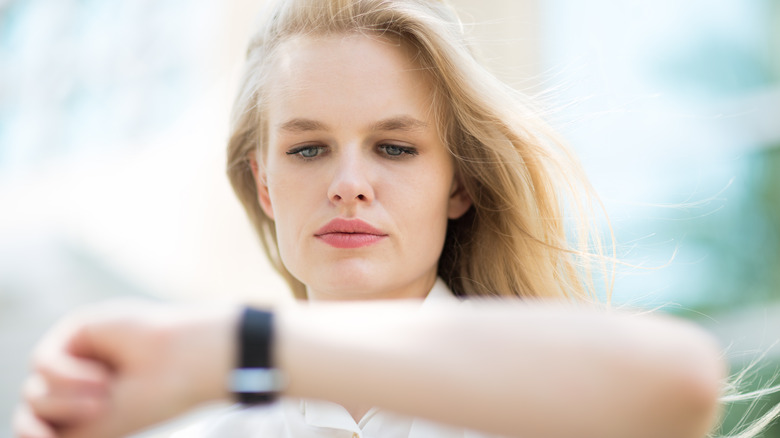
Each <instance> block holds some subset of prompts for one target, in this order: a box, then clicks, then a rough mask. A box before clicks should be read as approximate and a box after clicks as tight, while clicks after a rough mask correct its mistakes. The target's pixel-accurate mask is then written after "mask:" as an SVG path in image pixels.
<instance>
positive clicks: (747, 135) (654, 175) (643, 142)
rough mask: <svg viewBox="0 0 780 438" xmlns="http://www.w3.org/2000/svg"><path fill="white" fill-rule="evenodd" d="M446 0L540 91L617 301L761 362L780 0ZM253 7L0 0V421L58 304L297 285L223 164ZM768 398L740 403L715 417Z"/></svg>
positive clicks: (530, 88) (519, 83)
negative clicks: (276, 265) (605, 248)
mask: <svg viewBox="0 0 780 438" xmlns="http://www.w3.org/2000/svg"><path fill="white" fill-rule="evenodd" d="M453 3H454V4H455V5H456V7H457V8H458V9H459V10H460V11H461V12H462V17H463V19H464V21H465V22H466V23H467V29H468V31H469V33H470V35H471V36H472V38H473V39H474V41H475V43H476V44H477V45H478V47H479V50H480V52H481V56H482V57H483V59H484V60H485V62H486V63H487V65H488V66H489V67H490V68H491V69H492V70H493V71H495V72H496V74H498V75H499V76H500V77H502V78H504V79H505V80H507V81H508V82H510V83H512V84H513V85H515V86H516V87H518V88H520V89H522V90H524V91H526V92H527V93H529V94H531V95H534V96H538V97H539V98H540V99H542V101H543V102H545V104H546V105H547V106H548V107H550V108H555V110H554V111H552V112H551V113H550V115H549V118H550V121H551V122H552V123H553V125H554V126H555V127H556V128H558V129H559V130H560V131H561V132H562V133H563V134H564V136H565V137H566V138H567V139H568V140H569V141H570V143H571V146H572V147H573V148H574V149H575V150H576V152H577V153H578V155H579V156H580V158H581V159H582V162H583V164H584V166H585V169H586V172H587V173H588V175H589V176H590V177H591V179H592V182H593V184H594V186H595V188H596V190H597V191H598V192H599V194H600V195H601V196H602V199H603V201H604V203H605V205H606V208H607V211H608V213H609V215H610V218H611V221H612V226H613V227H614V230H615V233H616V237H617V239H618V244H619V247H618V255H619V257H620V258H621V259H622V260H624V261H626V262H627V263H626V266H624V267H621V268H620V270H619V275H618V277H617V282H616V289H615V295H614V301H615V302H616V303H618V304H628V305H632V306H637V307H641V308H648V309H650V308H652V309H656V308H660V309H662V311H666V312H670V313H674V314H677V315H681V316H683V317H686V318H691V319H693V320H695V321H697V322H698V323H700V324H703V325H705V326H706V327H707V328H708V329H710V330H711V331H713V332H714V333H716V334H717V336H719V337H720V338H721V340H722V342H723V344H724V346H726V347H728V351H729V357H730V360H731V362H732V367H733V369H734V370H738V369H740V368H741V367H744V366H746V365H748V364H750V363H751V362H753V361H755V360H756V359H757V358H758V357H760V356H761V355H764V358H763V360H762V362H761V363H762V366H761V367H757V368H756V369H755V371H754V372H753V374H752V377H751V378H749V379H747V382H748V383H750V385H752V386H754V387H766V386H767V385H769V384H770V383H771V379H772V378H773V376H776V375H778V373H779V372H780V368H778V366H777V364H780V355H778V354H776V353H775V350H776V349H773V348H772V347H773V346H774V345H775V342H776V340H777V339H778V337H779V336H780V2H779V1H777V0H719V1H717V2H711V1H705V0H689V1H686V2H679V1H674V0H654V1H650V0H629V1H621V2H618V1H614V0H609V1H608V0H591V1H589V2H581V1H575V0H544V1H542V0H513V1H493V2H484V1H476V0H454V1H453ZM261 7H262V1H247V0H231V1H229V2H225V1H218V0H188V1H183V0H155V1H152V0H135V1H133V2H121V1H118V0H101V1H94V0H0V351H2V352H3V353H2V354H0V370H2V373H1V374H0V425H5V424H6V423H8V421H7V419H9V418H10V415H11V411H12V408H13V405H14V403H15V401H16V399H17V397H18V391H19V385H20V383H21V380H22V378H23V376H24V375H25V370H26V367H27V365H28V355H29V352H30V350H31V348H32V346H33V344H34V342H35V340H36V339H37V338H38V337H39V336H40V335H41V334H42V333H43V331H44V330H45V329H46V328H47V327H49V326H50V325H51V324H52V323H53V322H54V321H55V320H56V319H57V317H58V316H60V315H62V314H63V313H64V312H66V311H67V310H68V309H72V308H74V307H78V306H79V305H82V304H84V303H89V302H93V301H97V300H102V299H105V298H109V297H114V296H128V295H131V296H146V297H153V298H159V299H166V300H186V301H205V302H209V301H215V300H225V299H231V300H235V299H242V300H251V301H268V300H285V299H289V298H288V297H287V294H286V292H285V290H284V285H283V283H282V282H281V280H279V278H277V277H276V276H275V274H274V273H272V272H271V270H270V268H269V267H268V265H267V263H266V261H265V260H264V258H263V256H262V253H261V250H260V247H259V244H258V243H257V240H256V238H255V237H254V236H253V235H252V232H251V229H250V227H249V225H248V221H247V220H246V219H245V217H244V213H243V211H242V210H241V207H240V205H239V203H238V202H237V201H236V200H235V199H234V197H233V195H232V192H231V190H230V187H229V184H228V182H227V179H226V177H225V176H224V170H223V168H224V149H225V142H226V137H227V123H228V114H229V111H230V105H231V99H232V94H233V93H234V90H235V88H236V82H237V78H238V75H239V70H240V67H241V60H242V56H243V53H244V49H245V44H246V40H247V38H248V35H249V34H250V31H251V28H252V25H253V22H254V17H255V16H256V14H257V12H258V11H259V10H260V8H261ZM747 388H748V389H749V386H748V387H747ZM778 401H780V400H773V399H768V400H767V401H766V402H762V403H759V404H758V405H757V406H754V407H751V406H749V405H745V406H742V405H735V406H733V408H731V413H730V414H729V416H728V418H727V423H728V425H729V427H731V426H734V425H736V419H739V418H741V417H743V416H744V415H745V412H746V411H747V410H748V409H752V410H753V411H754V413H755V412H760V411H761V410H762V409H765V406H767V403H776V402H778ZM183 421H184V422H186V420H183ZM171 427H175V426H171ZM166 430H167V429H158V430H154V431H152V432H149V433H148V434H149V435H154V436H165V435H166V434H167V432H166ZM6 436H9V437H10V429H9V428H8V427H7V426H4V428H3V429H0V437H6ZM765 436H767V437H770V436H771V437H775V436H780V431H774V430H770V431H768V432H767V433H766V434H765Z"/></svg>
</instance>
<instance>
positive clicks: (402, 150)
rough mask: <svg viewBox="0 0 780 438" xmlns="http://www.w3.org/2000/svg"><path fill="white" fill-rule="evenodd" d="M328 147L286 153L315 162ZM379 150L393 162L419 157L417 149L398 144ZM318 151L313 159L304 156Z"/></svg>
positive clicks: (303, 148)
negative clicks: (394, 151)
mask: <svg viewBox="0 0 780 438" xmlns="http://www.w3.org/2000/svg"><path fill="white" fill-rule="evenodd" d="M325 149H326V147H325V146H316V145H305V146H299V147H296V148H294V149H291V150H289V151H287V152H286V154H287V155H297V156H298V157H299V158H300V159H302V160H305V161H309V160H314V159H316V158H317V157H319V156H320V155H322V153H323V152H325ZM377 149H379V150H381V151H382V153H384V155H385V156H386V157H387V158H389V159H391V160H400V159H403V158H405V157H404V156H405V155H409V156H414V155H418V154H419V152H417V149H416V148H413V147H409V146H400V145H397V144H387V143H383V144H379V145H377ZM388 149H397V150H398V151H399V152H400V153H399V154H398V155H393V154H390V153H388V152H387V150H388ZM314 151H316V152H317V153H316V155H313V156H311V157H307V156H305V155H304V153H306V152H314Z"/></svg>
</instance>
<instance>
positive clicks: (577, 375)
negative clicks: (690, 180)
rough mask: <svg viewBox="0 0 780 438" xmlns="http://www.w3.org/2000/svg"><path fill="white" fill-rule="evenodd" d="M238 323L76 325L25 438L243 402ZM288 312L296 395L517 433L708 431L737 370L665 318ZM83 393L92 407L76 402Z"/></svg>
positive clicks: (188, 320) (498, 308)
mask: <svg viewBox="0 0 780 438" xmlns="http://www.w3.org/2000/svg"><path fill="white" fill-rule="evenodd" d="M237 318H238V310H237V309H223V310H221V311H217V310H210V311H208V312H204V311H193V310H186V309H181V308H170V307H160V306H152V307H150V308H149V309H147V310H144V311H139V310H138V309H130V308H128V307H126V306H119V307H113V308H111V309H108V310H107V309H105V308H104V309H102V310H100V311H98V312H91V313H87V314H82V315H81V316H79V317H78V318H75V319H71V321H70V322H69V323H67V324H66V325H63V326H60V328H58V329H55V330H54V331H53V332H52V334H51V335H49V337H48V338H47V340H45V341H44V342H43V343H42V347H41V348H40V349H39V354H38V360H37V363H38V366H37V368H36V369H37V371H36V373H35V374H34V376H33V378H31V381H38V382H39V383H38V384H35V385H28V389H27V390H26V394H27V396H26V403H25V404H24V405H23V407H22V409H21V410H20V413H19V414H18V415H17V426H16V428H17V431H19V432H20V433H22V432H24V433H27V432H29V431H32V430H34V429H35V428H38V429H41V430H44V431H46V429H47V428H49V429H50V430H49V432H53V433H54V434H53V435H52V436H63V437H77V436H81V437H98V436H118V435H122V434H125V433H127V432H129V431H132V430H137V429H138V428H140V427H144V426H147V425H150V424H153V423H154V422H158V421H162V420H164V419H167V418H169V417H171V416H174V415H177V414H179V413H182V412H184V411H186V410H187V409H189V408H191V407H194V406H195V405H197V404H200V403H203V402H205V401H209V400H216V399H225V398H227V397H229V394H228V393H227V392H226V390H225V386H224V384H223V382H224V381H225V378H226V376H227V374H228V372H229V370H230V368H231V367H232V366H233V357H234V354H235V353H234V351H235V350H234V345H233V343H234V331H235V325H236V320H237ZM276 320H277V328H276V332H277V339H276V340H277V342H276V348H275V356H276V358H277V363H278V366H279V368H280V369H281V370H282V371H283V372H284V373H285V374H286V375H287V379H288V381H289V386H288V387H287V389H286V390H285V395H289V396H295V397H311V398H323V399H328V400H332V401H336V402H340V403H343V404H346V405H354V404H363V405H365V404H369V405H376V406H380V407H384V408H387V409H390V410H394V411H397V412H400V413H405V414H410V415H415V416H422V417H427V418H430V419H433V420H437V421H441V422H446V423H452V424H455V425H461V426H465V427H469V428H474V429H481V430H485V431H489V432H495V433H501V434H508V435H517V436H538V437H549V438H553V437H561V438H564V437H565V438H571V437H575V436H576V437H581V438H589V437H594V438H596V437H598V438H610V437H615V438H631V437H636V438H640V437H648V438H657V437H665V438H677V437H679V438H683V437H697V438H698V437H702V436H704V435H705V433H706V432H707V431H708V429H709V428H710V427H711V426H712V424H713V422H714V421H715V417H716V411H717V409H716V406H717V396H718V392H719V385H720V380H721V378H722V377H723V373H724V370H723V363H722V361H721V358H720V353H719V350H718V348H717V347H716V346H715V344H714V342H713V341H712V340H711V338H710V337H709V336H707V335H706V334H705V333H703V332H702V331H701V330H699V329H697V328H695V327H693V326H692V325H689V324H687V323H684V322H680V321H677V320H673V319H668V318H661V317H653V316H629V315H625V314H618V313H613V314H610V313H604V312H598V311H590V310H582V309H572V308H565V307H561V306H555V305H541V304H540V305H536V304H524V303H519V302H518V303H507V302H506V301H502V302H486V303H481V302H480V303H474V305H472V306H468V307H465V308H464V307H463V306H453V307H447V308H441V309H436V310H431V309H427V310H422V309H420V307H419V304H418V303H403V302H393V303H375V302H374V303H354V304H352V303H350V304H332V305H330V304H329V305H317V306H304V307H291V308H285V309H279V310H278V312H277V318H276ZM96 370H97V371H96ZM100 370H102V371H100ZM79 379H82V380H83V381H90V383H91V385H92V386H91V387H90V390H89V391H87V390H86V389H83V388H87V386H85V385H81V386H80V385H79ZM90 379H91V380H90ZM40 382H44V384H43V385H42V384H41V383H40ZM81 383H83V382H81ZM31 386H32V387H33V389H30V387H31ZM41 386H43V387H45V389H46V390H45V391H42V390H41V389H40V387H41ZM35 387H38V389H35ZM74 388H82V389H83V390H81V392H80V391H79V390H74ZM74 394H78V395H79V397H80V398H79V397H75V396H74ZM84 400H91V401H92V402H93V409H92V411H90V412H87V411H86V410H84V409H77V408H76V406H79V405H78V404H77V403H76V402H75V401H81V402H84ZM52 425H55V427H52ZM21 436H39V435H32V434H28V435H23V434H22V435H21ZM40 436H44V435H40Z"/></svg>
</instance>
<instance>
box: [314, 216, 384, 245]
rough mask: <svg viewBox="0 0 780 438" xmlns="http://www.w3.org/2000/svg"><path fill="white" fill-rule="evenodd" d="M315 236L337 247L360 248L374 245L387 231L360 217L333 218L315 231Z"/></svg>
mask: <svg viewBox="0 0 780 438" xmlns="http://www.w3.org/2000/svg"><path fill="white" fill-rule="evenodd" d="M314 237H316V238H318V239H320V240H322V241H323V242H325V243H327V244H328V245H330V246H332V247H335V248H345V249H349V248H360V247H363V246H368V245H373V244H374V243H376V242H379V241H380V240H382V239H384V238H385V237H387V233H384V232H383V231H381V230H379V229H377V228H374V227H372V226H371V225H369V224H368V223H366V222H364V221H362V220H360V219H341V218H337V219H333V220H331V221H330V222H328V223H327V224H325V226H323V227H322V228H320V229H319V230H317V232H316V233H314Z"/></svg>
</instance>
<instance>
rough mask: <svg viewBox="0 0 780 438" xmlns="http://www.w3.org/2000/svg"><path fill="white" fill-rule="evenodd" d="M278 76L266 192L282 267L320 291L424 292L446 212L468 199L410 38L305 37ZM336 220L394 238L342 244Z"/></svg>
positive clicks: (287, 49)
mask: <svg viewBox="0 0 780 438" xmlns="http://www.w3.org/2000/svg"><path fill="white" fill-rule="evenodd" d="M279 52H280V53H281V55H279V59H278V60H277V62H276V65H275V68H274V70H273V73H272V76H271V82H272V83H273V84H274V86H273V87H270V89H271V90H272V92H271V94H270V96H269V104H268V108H270V109H269V110H268V114H267V120H268V122H267V123H268V125H269V132H270V135H269V145H268V149H267V151H265V160H264V166H262V167H261V166H258V163H257V161H253V168H254V169H255V175H256V180H257V185H258V193H259V201H260V205H261V206H262V207H263V210H264V211H265V212H266V214H268V216H269V217H271V218H274V219H275V225H276V232H277V239H278V243H279V250H280V254H281V257H282V260H283V262H284V264H285V267H287V269H288V270H289V271H290V272H291V273H292V274H293V275H294V276H295V277H296V278H298V279H299V280H300V281H301V282H303V283H304V284H305V285H307V289H308V296H309V297H310V299H313V300H350V299H361V300H362V299H396V298H422V297H424V296H425V295H426V294H427V293H428V291H429V290H430V289H431V287H432V286H433V283H434V281H435V279H436V266H437V263H438V259H439V255H440V254H441V249H442V245H443V244H444V236H445V232H446V228H447V219H455V218H457V217H460V216H461V215H462V214H463V213H465V212H466V210H468V208H469V207H470V206H471V201H470V200H469V198H468V197H467V196H466V195H465V194H464V192H463V191H462V190H461V187H460V184H459V183H458V181H457V179H456V178H455V172H454V167H453V162H452V157H451V156H450V154H449V153H448V151H447V150H446V148H445V146H444V144H443V143H442V141H441V139H440V138H439V135H438V132H437V129H436V122H435V119H434V115H433V114H432V113H431V110H430V107H431V85H430V82H429V80H428V78H427V77H426V76H425V75H423V74H422V72H421V71H420V70H419V69H417V68H416V67H415V65H414V64H412V63H411V61H410V56H409V54H408V53H407V52H406V51H405V50H404V49H403V47H401V46H399V45H397V44H393V43H391V42H388V41H385V40H383V39H379V38H369V37H366V36H361V35H349V36H332V37H325V38H316V39H314V38H308V37H299V38H294V39H292V40H289V41H287V42H286V43H284V44H283V46H282V48H281V49H280V51H279ZM334 218H343V219H360V220H362V221H365V222H366V223H368V224H370V225H372V226H373V227H375V228H377V229H379V230H381V232H383V233H385V234H386V237H384V238H382V239H381V240H380V241H378V242H376V243H374V244H372V245H369V246H366V247H361V248H354V249H344V248H334V247H332V246H330V245H328V244H326V243H324V242H323V241H322V239H319V238H318V237H317V236H316V233H317V230H318V229H320V228H321V227H322V226H324V225H325V224H327V223H328V222H329V221H331V220H332V219H334Z"/></svg>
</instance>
